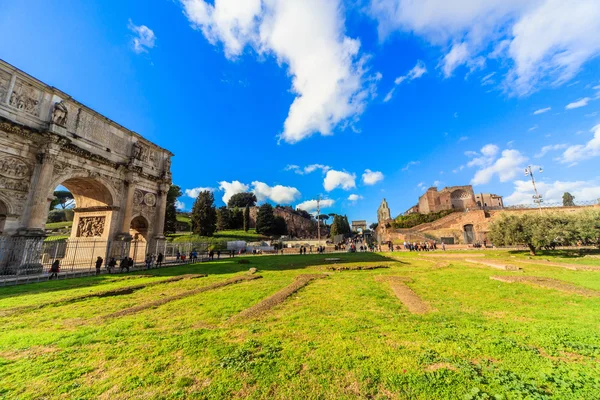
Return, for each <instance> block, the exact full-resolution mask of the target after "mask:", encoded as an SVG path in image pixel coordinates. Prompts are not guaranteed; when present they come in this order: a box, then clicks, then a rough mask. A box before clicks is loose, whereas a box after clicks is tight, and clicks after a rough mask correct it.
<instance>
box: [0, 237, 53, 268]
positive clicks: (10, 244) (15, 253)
mask: <svg viewBox="0 0 600 400" xmlns="http://www.w3.org/2000/svg"><path fill="white" fill-rule="evenodd" d="M45 238H46V235H45V234H44V232H43V231H42V230H39V229H32V230H26V229H23V230H19V231H18V232H17V234H15V235H14V236H11V237H10V238H8V239H7V240H6V251H5V252H4V257H3V259H2V260H0V271H1V272H2V273H4V274H11V275H12V274H16V275H27V274H39V273H41V272H42V271H43V265H42V263H41V255H42V245H43V243H44V239H45Z"/></svg>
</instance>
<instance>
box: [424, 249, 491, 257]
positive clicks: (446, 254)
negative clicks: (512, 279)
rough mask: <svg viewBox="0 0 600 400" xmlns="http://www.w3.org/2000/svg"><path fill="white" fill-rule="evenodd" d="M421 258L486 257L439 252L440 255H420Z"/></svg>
mask: <svg viewBox="0 0 600 400" xmlns="http://www.w3.org/2000/svg"><path fill="white" fill-rule="evenodd" d="M418 254H419V256H421V257H432V258H437V257H440V258H465V257H469V258H473V257H485V254H483V253H472V254H465V253H444V252H441V253H440V252H439V250H438V253H418Z"/></svg>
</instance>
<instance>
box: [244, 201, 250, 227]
mask: <svg viewBox="0 0 600 400" xmlns="http://www.w3.org/2000/svg"><path fill="white" fill-rule="evenodd" d="M244 230H245V231H246V232H248V230H250V206H246V207H245V208H244Z"/></svg>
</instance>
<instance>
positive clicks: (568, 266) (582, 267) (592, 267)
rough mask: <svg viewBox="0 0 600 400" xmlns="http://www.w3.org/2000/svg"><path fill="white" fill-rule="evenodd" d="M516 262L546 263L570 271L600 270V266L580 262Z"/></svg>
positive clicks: (528, 262) (529, 262)
mask: <svg viewBox="0 0 600 400" xmlns="http://www.w3.org/2000/svg"><path fill="white" fill-rule="evenodd" d="M518 262H520V263H523V264H537V265H548V266H551V267H561V268H566V269H570V270H572V271H600V267H599V266H597V265H580V264H566V263H559V262H553V261H546V260H519V261H518Z"/></svg>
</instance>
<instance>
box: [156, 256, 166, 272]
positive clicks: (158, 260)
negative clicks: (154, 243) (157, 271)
mask: <svg viewBox="0 0 600 400" xmlns="http://www.w3.org/2000/svg"><path fill="white" fill-rule="evenodd" d="M164 258H165V256H164V255H163V253H158V257H156V267H157V268H158V267H161V266H162V262H163V259H164Z"/></svg>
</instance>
